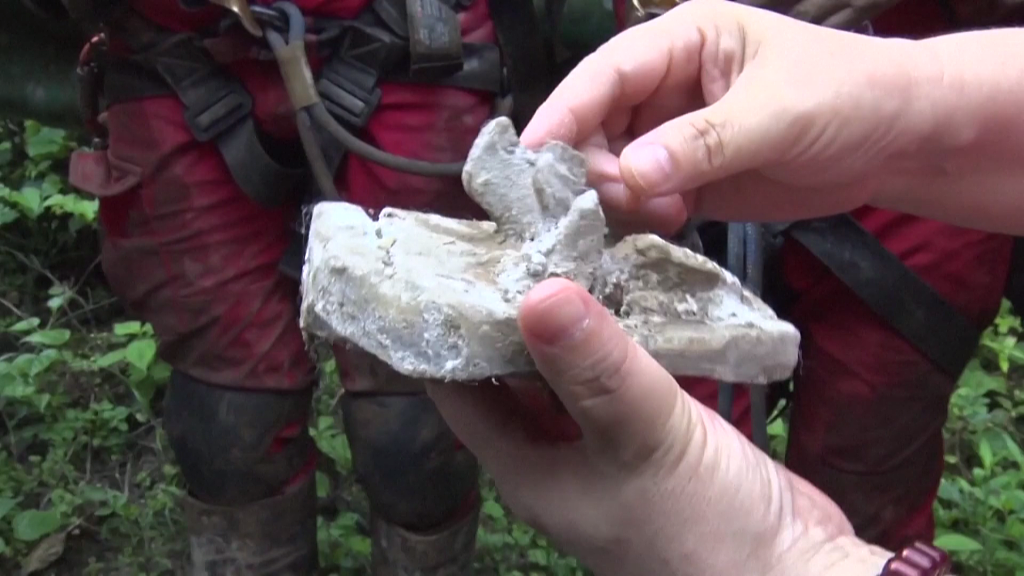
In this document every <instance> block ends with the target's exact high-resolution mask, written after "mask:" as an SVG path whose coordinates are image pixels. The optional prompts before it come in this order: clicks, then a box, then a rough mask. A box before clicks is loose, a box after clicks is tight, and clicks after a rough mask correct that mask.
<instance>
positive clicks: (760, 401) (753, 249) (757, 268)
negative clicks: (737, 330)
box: [743, 224, 768, 453]
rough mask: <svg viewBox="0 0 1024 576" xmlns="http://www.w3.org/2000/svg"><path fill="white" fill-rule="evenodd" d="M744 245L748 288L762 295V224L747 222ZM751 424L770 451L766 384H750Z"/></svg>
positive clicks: (756, 442)
mask: <svg viewBox="0 0 1024 576" xmlns="http://www.w3.org/2000/svg"><path fill="white" fill-rule="evenodd" d="M743 247H744V252H745V254H744V257H745V258H744V259H745V262H744V266H743V272H744V274H743V275H744V281H745V284H746V285H747V288H748V289H749V290H750V291H751V292H753V293H754V294H756V295H758V296H760V295H761V289H762V285H763V283H764V236H762V235H761V226H760V225H758V224H745V225H744V226H743ZM749 390H750V424H751V430H752V432H753V440H754V445H755V446H757V447H758V448H760V449H761V450H763V451H764V452H765V453H767V452H768V388H767V387H766V386H759V385H755V386H750V387H749Z"/></svg>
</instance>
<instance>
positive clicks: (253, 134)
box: [104, 18, 308, 207]
mask: <svg viewBox="0 0 1024 576" xmlns="http://www.w3.org/2000/svg"><path fill="white" fill-rule="evenodd" d="M130 26H131V27H132V28H133V30H131V31H130V33H129V34H128V36H129V37H130V38H132V40H133V41H134V42H133V43H135V44H137V46H135V48H136V50H138V52H139V53H140V55H139V56H137V57H136V58H135V60H138V61H139V62H140V64H135V65H130V64H128V63H126V62H124V61H121V62H119V65H118V62H117V61H114V62H111V63H109V65H108V66H107V69H106V70H105V72H104V75H105V81H104V84H105V90H104V92H105V95H106V97H107V101H108V103H111V104H112V103H116V102H117V101H119V100H120V101H123V100H130V99H133V98H139V97H145V96H153V95H156V94H159V93H160V92H161V86H160V84H159V83H158V82H157V81H156V80H157V79H156V78H155V77H154V76H155V75H154V74H152V73H150V74H146V73H140V72H139V69H140V68H146V67H152V69H154V70H155V71H156V75H158V76H159V80H162V83H163V84H164V86H163V88H164V90H167V89H169V90H170V91H171V92H173V93H174V94H175V95H177V96H178V99H179V100H180V101H181V102H182V104H183V105H184V106H185V112H184V115H185V121H186V122H187V123H188V126H189V129H190V130H191V132H192V135H193V136H194V137H195V138H196V140H198V141H199V142H211V141H212V142H215V143H216V145H217V148H218V150H219V151H220V154H221V156H222V157H223V159H224V162H225V164H226V165H227V168H228V171H229V172H230V173H231V176H232V178H233V179H234V181H235V182H236V183H237V184H238V186H239V188H241V189H242V191H244V192H245V194H246V195H248V196H249V197H250V198H251V199H252V200H253V201H255V202H257V203H259V204H262V205H264V206H270V207H274V206H279V205H281V204H282V203H283V202H285V201H286V200H287V199H288V198H290V197H291V196H292V195H293V194H294V193H295V191H296V190H300V189H301V187H302V185H303V184H304V183H305V181H306V180H307V178H308V172H307V170H306V169H305V166H302V165H296V166H286V165H284V164H282V163H280V162H279V161H278V160H277V159H276V158H275V157H274V156H273V155H272V154H271V153H270V152H268V151H267V148H266V147H265V146H264V144H263V141H262V140H261V138H260V133H259V130H258V128H257V126H256V122H255V120H254V118H253V115H252V96H251V95H250V94H249V92H248V91H247V90H246V89H245V86H243V85H242V83H241V82H240V81H238V80H237V79H235V78H233V77H231V76H230V75H229V74H228V73H227V72H226V71H225V70H224V69H223V68H222V67H221V66H220V65H219V64H218V63H217V62H215V61H214V60H213V59H212V58H211V57H210V56H209V55H208V53H207V52H206V50H205V49H204V48H203V47H202V46H201V45H200V44H199V43H198V42H199V40H198V38H196V37H194V36H190V35H184V34H182V35H177V36H171V37H169V38H166V37H165V36H164V35H163V34H160V33H159V32H154V31H153V30H151V29H150V27H149V26H148V25H147V24H145V23H141V22H139V20H138V19H136V18H133V19H132V22H131V23H130ZM159 40H163V42H160V43H159V45H156V41H159Z"/></svg>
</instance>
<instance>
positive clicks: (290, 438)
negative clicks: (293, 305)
mask: <svg viewBox="0 0 1024 576" xmlns="http://www.w3.org/2000/svg"><path fill="white" fill-rule="evenodd" d="M312 395H313V390H312V388H311V387H310V388H307V389H306V390H302V391H295V392H279V391H265V390H242V389H237V388H227V387H223V386H214V385H211V384H207V383H205V382H202V381H200V380H198V379H195V378H192V377H191V376H188V375H187V374H184V373H182V372H179V371H174V372H173V373H172V374H171V382H170V384H169V386H168V389H167V394H166V397H165V399H164V428H165V430H166V432H167V437H168V440H169V442H170V444H171V449H172V450H173V451H174V455H175V458H176V459H177V462H178V465H179V466H180V467H181V471H182V474H183V476H184V477H185V482H186V483H187V484H188V489H189V491H190V492H191V493H192V495H193V496H194V497H195V498H196V499H197V500H200V501H202V502H204V503H206V504H211V505H218V506H241V505H244V504H249V503H252V502H256V501H258V500H263V499H266V498H270V497H272V496H275V495H277V494H279V493H280V492H281V490H282V489H283V488H285V487H286V486H287V485H288V483H289V482H290V481H293V480H295V479H297V477H298V476H300V475H301V473H302V471H303V470H304V469H305V468H306V467H307V466H308V465H309V463H310V462H311V461H312V459H313V458H314V457H315V456H314V454H315V444H314V443H313V439H312V438H311V437H310V436H309V428H308V417H309V410H310V405H311V402H312Z"/></svg>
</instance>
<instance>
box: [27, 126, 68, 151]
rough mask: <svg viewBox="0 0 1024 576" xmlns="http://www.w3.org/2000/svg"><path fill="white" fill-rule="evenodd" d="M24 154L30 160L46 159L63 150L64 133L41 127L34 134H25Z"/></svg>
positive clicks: (56, 129) (55, 129)
mask: <svg viewBox="0 0 1024 576" xmlns="http://www.w3.org/2000/svg"><path fill="white" fill-rule="evenodd" d="M25 140H26V143H25V152H27V153H28V155H29V157H30V158H33V159H36V158H48V157H53V156H57V155H59V154H60V153H61V152H62V151H63V150H64V144H65V132H64V131H63V130H60V129H58V128H49V127H41V128H39V131H38V132H36V133H35V134H30V133H29V132H28V131H27V130H26V132H25Z"/></svg>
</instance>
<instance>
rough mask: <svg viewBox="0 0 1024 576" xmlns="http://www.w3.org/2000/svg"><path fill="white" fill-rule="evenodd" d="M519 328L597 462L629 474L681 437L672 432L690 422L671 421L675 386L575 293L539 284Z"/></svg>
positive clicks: (567, 286)
mask: <svg viewBox="0 0 1024 576" xmlns="http://www.w3.org/2000/svg"><path fill="white" fill-rule="evenodd" d="M519 324H520V328H521V330H522V332H523V337H524V339H525V341H526V345H527V347H528V348H529V350H530V353H531V355H532V356H533V358H534V360H535V361H536V363H537V367H538V369H539V370H540V372H541V373H542V374H543V375H544V376H545V378H546V379H547V381H548V382H549V383H550V384H551V387H552V389H553V390H554V391H555V393H556V394H558V396H559V398H561V400H562V402H563V403H564V404H565V407H566V409H567V410H568V411H569V413H570V414H572V416H573V418H574V419H575V420H576V422H577V423H578V424H579V426H580V428H581V429H582V430H583V438H584V441H585V442H586V445H587V447H588V449H589V450H591V451H592V452H593V453H594V454H595V455H596V456H598V457H599V458H600V459H601V460H602V461H603V462H604V463H605V464H607V465H610V466H614V467H615V468H617V469H619V470H632V469H635V468H636V467H640V466H643V465H644V464H646V463H648V462H649V461H650V460H651V459H652V457H653V456H654V455H655V454H656V453H658V452H659V450H661V449H662V448H664V447H665V446H667V445H668V444H670V443H672V442H677V441H680V440H685V438H683V437H678V438H674V437H673V435H672V434H680V433H682V434H683V435H685V434H686V431H687V430H688V429H689V428H688V427H689V425H690V424H689V422H683V423H680V422H678V421H675V419H676V418H680V417H682V416H681V415H680V414H679V411H678V408H679V407H680V406H685V404H684V403H682V402H680V392H679V387H678V385H677V384H676V381H675V380H674V379H673V378H672V377H671V376H669V374H668V373H667V372H666V371H665V370H664V369H663V368H662V367H661V366H659V365H658V364H657V362H655V361H654V359H652V358H651V357H650V356H649V355H648V354H647V353H646V352H644V351H643V350H642V349H640V347H639V346H637V345H636V343H634V342H633V340H632V339H630V337H629V336H628V335H627V334H626V333H625V332H623V331H622V329H621V328H620V327H619V326H618V324H617V323H616V322H615V320H614V319H613V318H612V317H611V315H610V314H609V313H608V311H607V310H605V309H604V308H603V307H602V306H601V305H600V304H599V303H598V302H597V301H596V300H594V298H593V297H591V296H590V295H589V294H587V293H586V291H584V290H583V289H582V288H580V287H579V286H577V285H576V284H573V283H572V282H570V281H568V280H563V279H552V280H547V281H545V282H542V283H541V284H539V285H538V286H537V287H535V288H534V289H533V290H531V291H530V292H529V293H528V294H527V296H526V298H525V299H524V301H523V304H522V306H521V308H520V315H519ZM670 426H671V427H670ZM680 426H682V427H680ZM670 430H671V431H672V434H670Z"/></svg>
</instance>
